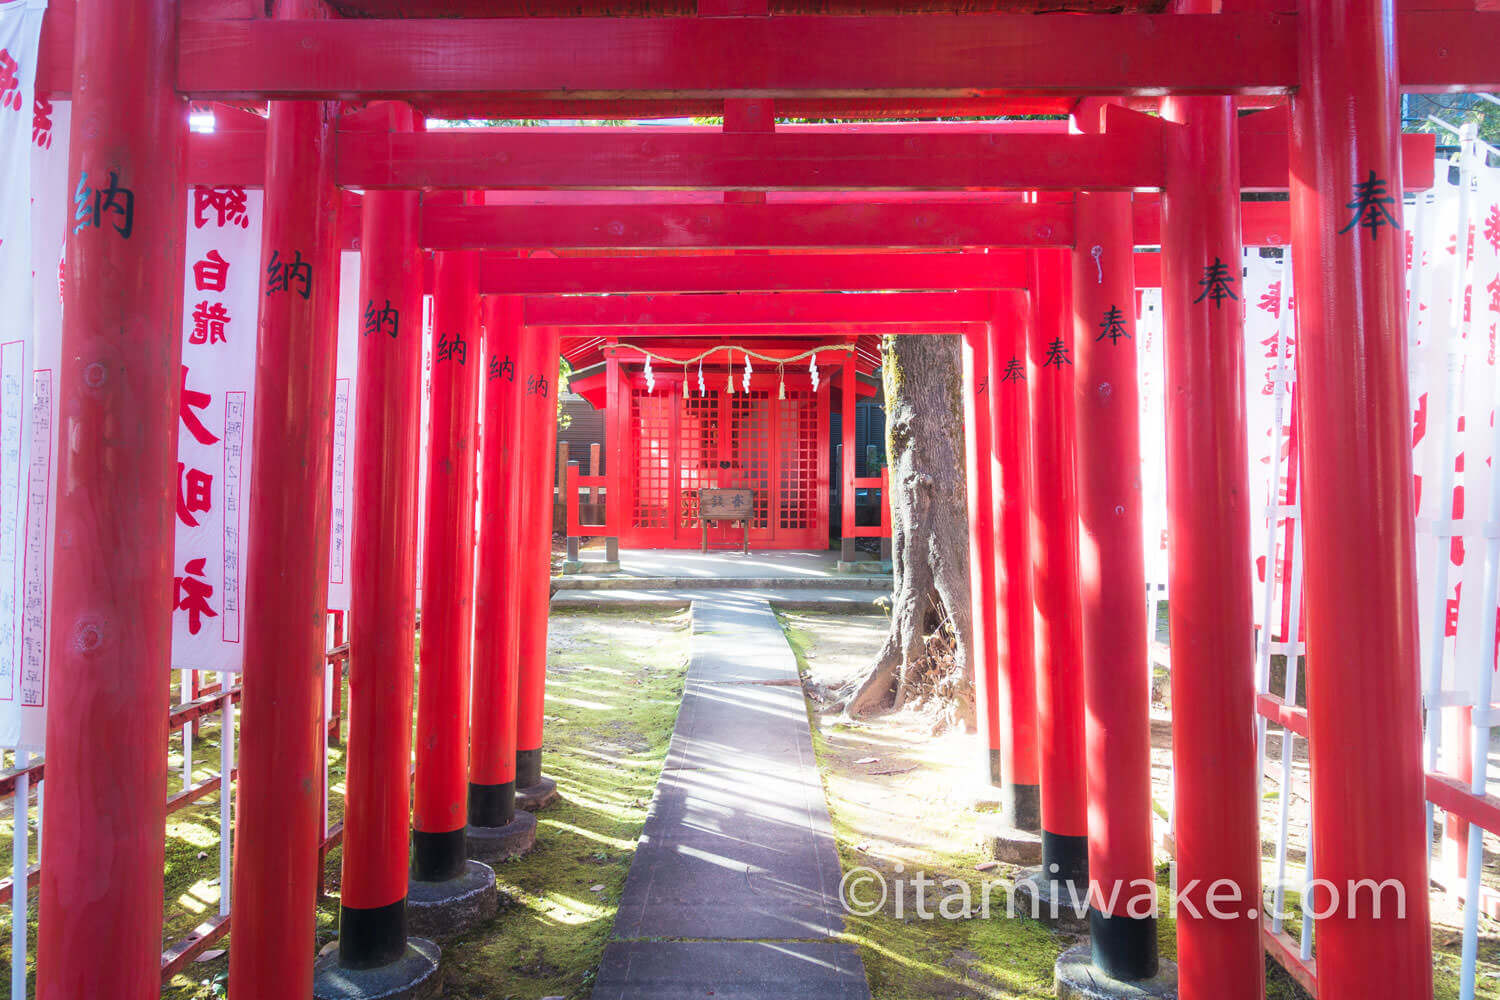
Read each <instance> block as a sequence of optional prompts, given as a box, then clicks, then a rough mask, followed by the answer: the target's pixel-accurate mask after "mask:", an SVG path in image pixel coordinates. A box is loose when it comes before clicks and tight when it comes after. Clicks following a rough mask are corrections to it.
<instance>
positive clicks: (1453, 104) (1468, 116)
mask: <svg viewBox="0 0 1500 1000" xmlns="http://www.w3.org/2000/svg"><path fill="white" fill-rule="evenodd" d="M1431 118H1437V119H1439V120H1441V121H1444V122H1447V123H1448V124H1449V125H1452V126H1453V127H1454V128H1458V127H1459V126H1461V125H1466V124H1471V123H1472V124H1474V125H1477V126H1479V138H1480V139H1482V140H1484V141H1485V142H1487V143H1489V144H1490V145H1491V146H1500V104H1496V103H1494V102H1493V101H1489V100H1486V99H1484V98H1483V97H1481V96H1479V95H1478V94H1403V95H1402V96H1401V128H1402V130H1403V131H1406V132H1435V133H1437V136H1438V145H1439V146H1451V145H1456V144H1457V141H1458V140H1457V137H1456V136H1454V134H1453V133H1452V132H1449V131H1448V130H1447V129H1445V128H1443V127H1442V126H1440V125H1437V124H1436V123H1434V122H1433V121H1431Z"/></svg>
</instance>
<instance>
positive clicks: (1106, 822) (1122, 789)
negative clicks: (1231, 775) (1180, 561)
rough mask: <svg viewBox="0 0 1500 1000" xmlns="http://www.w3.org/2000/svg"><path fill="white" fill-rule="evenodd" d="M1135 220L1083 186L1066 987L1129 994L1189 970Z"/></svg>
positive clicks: (1120, 202) (1064, 993) (1076, 260)
mask: <svg viewBox="0 0 1500 1000" xmlns="http://www.w3.org/2000/svg"><path fill="white" fill-rule="evenodd" d="M1080 124H1081V125H1083V126H1084V127H1089V126H1090V125H1092V124H1093V123H1092V122H1089V121H1087V120H1084V121H1081V122H1080ZM1130 225H1131V204H1130V195H1128V194H1114V193H1109V194H1105V193H1096V192H1088V191H1084V192H1079V194H1078V199H1077V202H1076V223H1075V227H1076V228H1075V232H1076V238H1077V243H1076V246H1075V249H1074V251H1073V316H1074V327H1073V329H1074V333H1075V335H1076V340H1075V346H1076V348H1077V351H1076V354H1075V360H1076V363H1077V364H1076V375H1075V383H1074V392H1075V397H1074V398H1075V400H1076V416H1077V421H1078V426H1077V435H1078V439H1077V444H1078V522H1079V528H1078V533H1079V539H1078V541H1079V583H1080V591H1081V594H1082V602H1083V671H1084V699H1085V703H1086V706H1087V710H1086V713H1085V726H1084V741H1085V755H1086V760H1087V764H1088V777H1087V783H1088V784H1087V787H1088V805H1089V824H1088V837H1089V851H1088V855H1089V856H1088V864H1089V876H1090V878H1091V879H1092V880H1093V885H1092V886H1091V889H1092V891H1091V892H1090V896H1089V907H1088V919H1089V943H1088V944H1082V945H1077V946H1075V947H1073V948H1070V949H1068V950H1067V951H1065V952H1063V953H1062V955H1061V956H1059V957H1058V960H1057V968H1056V982H1057V988H1058V989H1057V992H1058V996H1059V997H1077V996H1089V997H1093V996H1097V995H1098V994H1097V993H1093V992H1089V990H1091V989H1092V988H1094V984H1096V983H1097V982H1098V981H1100V980H1101V978H1104V979H1109V980H1116V981H1119V982H1120V983H1122V984H1126V985H1125V988H1124V989H1122V990H1120V991H1119V992H1120V994H1121V995H1125V996H1140V995H1142V993H1141V991H1142V990H1156V991H1158V992H1162V991H1169V990H1171V987H1172V986H1173V984H1174V981H1175V978H1176V970H1175V969H1174V968H1173V967H1172V965H1171V963H1169V962H1161V961H1159V957H1158V951H1157V944H1156V915H1157V894H1156V866H1155V864H1154V857H1153V843H1152V833H1151V823H1152V812H1151V718H1150V704H1151V693H1150V687H1149V683H1148V674H1147V660H1146V617H1145V615H1143V614H1142V613H1141V611H1142V608H1141V596H1142V594H1143V593H1144V586H1145V579H1146V570H1145V561H1144V556H1143V553H1142V537H1141V536H1142V527H1141V514H1142V503H1143V500H1142V496H1141V472H1140V468H1141V450H1140V433H1139V431H1140V399H1139V388H1138V384H1137V379H1136V348H1135V265H1134V260H1133V257H1134V247H1133V245H1132V240H1131V228H1130ZM1246 640H1247V641H1248V640H1249V637H1248V636H1246ZM1132 990H1133V991H1135V992H1134V993H1132V992H1130V991H1132ZM1146 995H1149V993H1148V994H1146Z"/></svg>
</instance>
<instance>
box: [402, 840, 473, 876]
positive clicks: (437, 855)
mask: <svg viewBox="0 0 1500 1000" xmlns="http://www.w3.org/2000/svg"><path fill="white" fill-rule="evenodd" d="M468 860H469V854H468V850H467V849H466V847H465V845H464V828H463V827H459V828H458V829H457V830H446V831H444V832H442V833H431V832H428V831H426V830H413V831H412V832H411V877H412V879H413V880H414V881H417V882H446V881H448V880H449V879H455V878H458V877H459V876H460V875H462V874H463V873H464V862H466V861H468Z"/></svg>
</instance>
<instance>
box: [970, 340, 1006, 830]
mask: <svg viewBox="0 0 1500 1000" xmlns="http://www.w3.org/2000/svg"><path fill="white" fill-rule="evenodd" d="M961 349H962V351H963V382H964V456H965V459H966V462H967V473H968V475H967V477H966V485H967V491H966V492H967V498H968V507H969V610H970V627H971V629H972V635H973V641H972V648H973V653H972V664H973V669H974V717H975V722H976V723H977V726H978V729H979V738H978V741H977V745H978V751H979V756H978V759H977V760H976V761H975V762H974V763H975V785H976V791H977V794H978V796H979V797H981V798H983V799H984V800H985V801H987V802H993V801H994V798H993V796H994V794H995V785H996V784H997V782H998V779H999V766H998V765H999V760H1000V708H999V701H998V698H999V692H998V687H999V683H1000V682H999V677H998V674H997V670H998V664H999V662H1000V656H999V652H998V650H997V649H996V647H995V644H996V618H997V615H998V610H997V608H996V588H995V511H994V501H993V499H992V492H993V488H994V487H993V480H994V477H993V476H992V475H991V465H992V464H993V455H994V446H993V442H992V435H991V433H990V431H991V428H990V400H989V394H990V391H991V386H990V364H989V355H990V344H989V336H988V334H987V332H986V331H985V330H984V329H983V328H981V329H979V330H973V331H970V332H966V333H965V334H964V335H963V343H962V348H961Z"/></svg>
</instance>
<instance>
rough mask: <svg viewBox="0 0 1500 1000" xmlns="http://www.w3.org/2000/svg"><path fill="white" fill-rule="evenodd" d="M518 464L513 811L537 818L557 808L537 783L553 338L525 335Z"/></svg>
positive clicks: (548, 787) (548, 789) (553, 791)
mask: <svg viewBox="0 0 1500 1000" xmlns="http://www.w3.org/2000/svg"><path fill="white" fill-rule="evenodd" d="M526 340H527V342H528V349H527V351H526V353H525V354H524V355H523V357H524V358H525V359H526V361H527V367H526V369H525V371H524V372H521V371H518V372H517V373H516V377H517V378H518V379H519V378H522V377H524V378H525V380H526V381H525V383H524V385H523V386H522V391H523V392H524V393H525V404H524V406H523V407H522V417H521V424H522V427H521V443H522V447H523V449H524V450H523V451H522V453H521V455H520V458H519V462H520V466H521V470H522V473H523V474H524V475H526V476H528V477H529V478H530V482H529V483H528V484H527V486H526V487H524V488H523V489H522V508H521V517H520V521H521V524H520V530H521V531H522V532H523V534H522V536H521V537H522V543H521V544H522V545H523V546H524V548H523V550H522V552H521V557H520V559H519V560H518V562H517V567H518V569H519V570H520V572H521V573H522V574H524V575H523V577H522V579H523V580H524V583H523V584H522V591H521V659H520V679H519V682H518V685H517V687H518V691H517V708H516V804H517V805H518V806H520V807H521V808H522V809H526V810H529V811H532V812H535V811H536V810H538V809H544V808H546V807H547V806H549V805H551V804H552V803H553V802H556V801H557V782H555V781H553V780H552V779H551V778H545V777H543V776H542V715H543V709H544V704H545V701H546V695H547V617H548V614H549V612H550V610H551V605H552V510H553V499H552V498H553V493H552V487H553V483H554V482H555V478H554V476H553V468H554V466H555V464H556V463H555V459H556V456H557V392H558V386H557V374H558V332H557V328H556V327H542V328H533V329H531V330H529V331H527V333H526Z"/></svg>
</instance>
